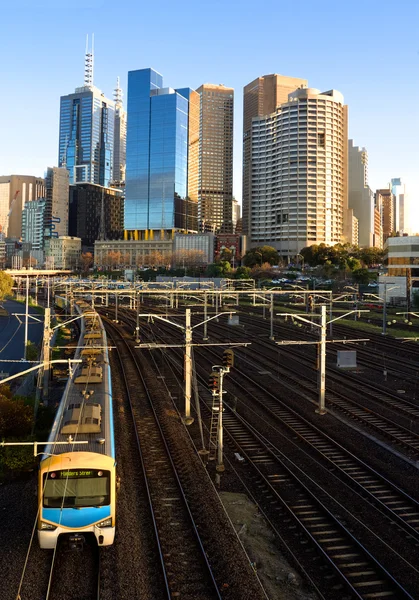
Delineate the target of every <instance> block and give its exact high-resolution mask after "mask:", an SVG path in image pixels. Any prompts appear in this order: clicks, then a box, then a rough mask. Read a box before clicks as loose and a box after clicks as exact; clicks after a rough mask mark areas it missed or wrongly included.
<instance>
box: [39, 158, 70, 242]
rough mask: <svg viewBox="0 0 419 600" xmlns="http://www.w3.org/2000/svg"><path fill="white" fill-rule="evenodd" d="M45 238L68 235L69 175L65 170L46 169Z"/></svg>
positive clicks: (56, 168)
mask: <svg viewBox="0 0 419 600" xmlns="http://www.w3.org/2000/svg"><path fill="white" fill-rule="evenodd" d="M45 199H46V207H45V236H46V237H58V236H63V235H68V199H69V174H68V171H67V169H64V168H59V167H48V169H47V172H46V175H45Z"/></svg>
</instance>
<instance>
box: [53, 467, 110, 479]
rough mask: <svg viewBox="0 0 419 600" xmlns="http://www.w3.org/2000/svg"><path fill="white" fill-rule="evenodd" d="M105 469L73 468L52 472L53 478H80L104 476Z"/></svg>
mask: <svg viewBox="0 0 419 600" xmlns="http://www.w3.org/2000/svg"><path fill="white" fill-rule="evenodd" d="M103 475H104V472H103V471H97V470H96V469H72V470H65V471H57V472H54V473H51V474H50V478H51V479H79V478H83V477H102V476H103Z"/></svg>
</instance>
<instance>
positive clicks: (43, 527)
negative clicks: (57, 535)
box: [41, 521, 57, 531]
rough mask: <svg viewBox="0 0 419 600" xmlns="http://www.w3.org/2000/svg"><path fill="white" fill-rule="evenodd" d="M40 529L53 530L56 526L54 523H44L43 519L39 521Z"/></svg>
mask: <svg viewBox="0 0 419 600" xmlns="http://www.w3.org/2000/svg"><path fill="white" fill-rule="evenodd" d="M41 529H42V530H43V531H55V530H56V529H57V527H56V526H55V525H51V523H45V521H41Z"/></svg>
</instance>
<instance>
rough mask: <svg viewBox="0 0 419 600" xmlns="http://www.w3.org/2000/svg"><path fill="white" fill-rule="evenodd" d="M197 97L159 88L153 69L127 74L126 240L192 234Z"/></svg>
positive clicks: (194, 222)
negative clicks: (176, 232)
mask: <svg viewBox="0 0 419 600" xmlns="http://www.w3.org/2000/svg"><path fill="white" fill-rule="evenodd" d="M198 144H199V95H198V94H197V93H196V92H194V91H193V90H191V89H189V88H183V89H177V90H174V89H171V88H163V78H162V76H161V75H160V74H159V73H157V72H156V71H154V70H153V69H141V70H138V71H130V72H129V73H128V126H127V154H126V160H127V163H126V165H127V166H126V187H125V212H124V214H125V226H124V228H125V237H126V239H129V238H130V239H156V236H159V237H160V239H165V238H166V239H167V237H168V236H170V235H172V234H173V232H174V231H185V232H186V231H187V232H192V231H197V230H198V222H197V198H198V195H197V190H198V158H199V155H198Z"/></svg>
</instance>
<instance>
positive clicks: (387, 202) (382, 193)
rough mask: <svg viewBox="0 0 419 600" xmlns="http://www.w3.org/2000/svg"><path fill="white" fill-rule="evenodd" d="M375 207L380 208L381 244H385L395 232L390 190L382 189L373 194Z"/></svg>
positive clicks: (392, 200) (392, 196)
mask: <svg viewBox="0 0 419 600" xmlns="http://www.w3.org/2000/svg"><path fill="white" fill-rule="evenodd" d="M375 195H376V200H375V202H376V205H378V206H380V207H382V208H381V210H382V213H381V215H382V227H383V243H385V242H386V240H387V238H388V237H389V236H391V234H392V233H394V232H395V231H396V229H395V218H394V205H395V202H394V195H393V193H392V191H391V189H390V187H388V188H383V189H381V190H377V191H376V192H375Z"/></svg>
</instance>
